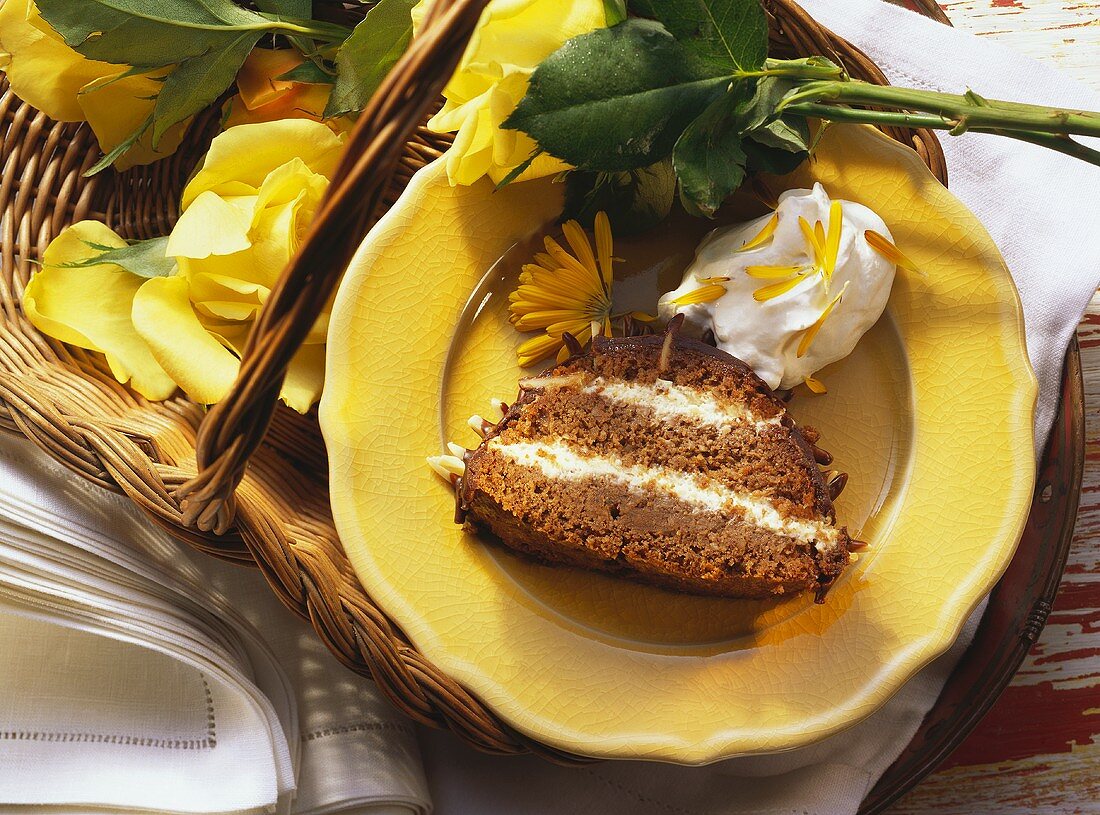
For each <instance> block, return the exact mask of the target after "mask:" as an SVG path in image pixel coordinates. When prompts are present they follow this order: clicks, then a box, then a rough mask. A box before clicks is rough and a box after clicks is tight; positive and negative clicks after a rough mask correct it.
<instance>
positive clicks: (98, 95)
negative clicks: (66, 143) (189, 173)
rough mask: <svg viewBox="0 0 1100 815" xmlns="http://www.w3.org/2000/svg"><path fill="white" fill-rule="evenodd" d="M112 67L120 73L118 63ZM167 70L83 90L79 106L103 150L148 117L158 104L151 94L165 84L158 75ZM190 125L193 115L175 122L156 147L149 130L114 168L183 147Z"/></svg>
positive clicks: (92, 85) (91, 86) (152, 159)
mask: <svg viewBox="0 0 1100 815" xmlns="http://www.w3.org/2000/svg"><path fill="white" fill-rule="evenodd" d="M112 67H114V69H115V72H116V74H117V72H118V68H119V66H117V65H115V66H112ZM165 73H166V72H165V71H159V72H156V73H153V74H149V75H143V76H128V77H125V78H124V79H116V78H115V77H111V80H112V81H109V82H92V83H90V84H88V85H85V86H84V87H83V88H82V89H81V92H80V95H79V97H78V102H79V104H80V109H81V110H82V111H83V113H84V118H85V119H87V121H88V124H89V125H91V128H92V132H94V133H95V136H96V141H98V142H99V147H100V149H101V150H102V151H103V152H104V153H109V152H110V151H111V150H113V149H114V148H115V147H117V146H118V145H119V144H120V143H121V142H122V141H124V140H125V139H126V138H128V137H129V136H130V134H131V133H133V132H134V131H135V130H137V129H138V128H139V127H140V126H141V124H142V123H143V122H144V121H145V120H146V118H148V116H149V114H150V113H151V112H152V110H153V105H154V104H155V100H153V99H151V98H149V97H152V96H155V95H156V94H157V93H158V92H159V91H160V88H161V85H162V83H161V82H158V81H157V79H156V77H163V76H164V75H165ZM190 124H191V119H190V118H188V119H186V120H185V121H182V122H178V123H177V124H174V125H173V126H172V127H170V128H169V129H168V130H167V132H165V134H164V135H163V136H162V137H161V139H160V143H159V144H158V145H157V147H156V149H155V150H154V149H153V131H152V130H151V129H150V130H146V131H145V133H144V134H143V135H142V136H141V138H140V139H138V140H137V143H136V144H134V146H133V147H131V148H130V149H129V150H127V151H126V152H125V153H123V154H122V155H121V156H120V157H119V158H118V159H116V160H115V164H114V166H115V169H116V170H120V171H121V170H126V169H129V168H130V167H133V166H135V165H138V164H150V163H152V162H154V161H158V160H159V159H162V158H164V157H165V156H169V155H171V154H172V153H174V152H175V151H176V148H178V147H179V146H180V142H182V141H183V136H184V134H185V133H186V132H187V128H188V126H189V125H190Z"/></svg>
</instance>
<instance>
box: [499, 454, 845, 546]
mask: <svg viewBox="0 0 1100 815" xmlns="http://www.w3.org/2000/svg"><path fill="white" fill-rule="evenodd" d="M488 449H489V450H493V451H495V452H497V453H499V454H500V455H502V456H505V457H506V458H508V459H510V460H511V461H514V462H515V463H516V464H520V465H522V466H525V467H536V468H538V469H539V470H541V471H542V473H543V475H545V476H546V477H547V478H553V479H557V480H567V481H580V480H582V479H585V478H610V479H612V480H613V481H616V482H618V483H620V484H623V485H625V486H626V488H627V489H629V490H632V491H635V492H644V491H647V490H653V491H657V492H663V493H666V494H668V495H671V496H672V497H674V498H676V499H677V500H680V501H683V502H684V503H686V504H691V505H692V506H695V507H698V508H700V509H703V510H707V511H709V512H722V511H724V510H729V509H730V508H731V507H732V508H736V509H739V510H742V511H743V512H744V513H745V515H746V516H747V518H748V519H749V520H750V521H751V522H753V523H754V524H756V525H757V526H760V527H762V528H764V529H767V530H769V531H770V532H774V533H776V534H778V535H784V536H786V537H789V538H794V539H795V540H798V541H801V542H803V543H812V544H814V546H815V547H816V549H817V551H819V552H823V551H825V550H826V549H831V548H834V547H835V546H836V541H837V531H836V528H835V527H833V526H830V525H829V524H827V523H825V522H823V521H805V520H801V519H798V518H788V517H786V516H784V515H782V514H781V513H780V512H779V511H778V510H777V509H776V508H775V507H774V506H773V505H772V503H771V502H770V501H769V500H768V499H767V498H764V497H762V496H760V495H758V494H755V493H751V492H739V491H737V490H731V489H730V488H728V487H724V486H721V485H718V484H705V483H703V481H702V479H700V478H699V477H697V476H694V475H691V474H689V473H684V472H679V471H677V470H669V469H667V468H664V467H642V466H638V465H634V466H629V467H628V466H626V465H624V464H623V463H622V461H620V460H618V459H617V458H613V457H611V456H599V455H581V454H578V453H577V452H576V451H575V450H574V449H573V448H572V447H570V446H569V445H567V444H563V443H561V442H541V441H539V442H527V441H524V442H512V443H510V444H505V443H502V442H501V440H500V438H499V437H497V438H494V439H492V440H490V441H489V444H488Z"/></svg>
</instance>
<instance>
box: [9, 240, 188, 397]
mask: <svg viewBox="0 0 1100 815" xmlns="http://www.w3.org/2000/svg"><path fill="white" fill-rule="evenodd" d="M85 241H89V242H92V243H96V244H100V245H103V246H125V245H126V242H125V241H124V240H122V238H120V237H119V236H118V235H116V234H115V233H114V232H112V231H111V230H110V229H108V228H107V227H106V226H104V225H103V224H101V223H97V222H95V221H81V222H79V223H76V224H73V225H72V226H71V227H69V228H68V229H66V230H65V231H64V232H62V233H61V234H60V235H58V236H57V237H56V238H55V239H54V240H53V242H52V243H51V244H50V245H49V246H48V247H47V248H46V251H45V252H44V253H43V256H42V264H43V265H42V268H41V270H39V271H38V272H37V273H36V274H35V275H34V276H33V277H32V278H31V279H30V282H29V283H28V284H27V288H26V290H25V292H24V294H23V308H24V310H25V311H26V313H27V317H28V318H29V319H30V321H31V323H32V324H33V325H34V326H35V327H36V328H38V329H39V330H40V331H42V332H43V333H45V334H48V335H49V336H51V337H54V338H55V339H58V340H61V341H62V342H67V343H69V344H70V345H76V346H79V347H81V348H87V349H88V350H90V351H98V352H100V353H102V354H104V355H105V356H106V358H107V363H108V365H110V367H111V373H113V374H114V375H115V378H116V379H118V381H119V382H122V383H125V382H129V383H130V384H131V385H132V386H133V388H134V390H136V391H137V392H138V393H140V394H141V395H143V396H145V397H146V398H148V399H167V398H168V397H169V396H171V395H172V393H173V391H175V390H176V383H175V382H174V381H173V380H172V379H171V378H170V377H169V376H168V374H167V373H166V372H165V371H164V369H163V368H162V367H161V366H160V365H159V364H158V363H157V361H156V359H155V358H154V357H153V355H152V354H151V353H150V351H149V348H148V346H146V344H145V342H144V341H143V340H142V338H141V337H140V336H139V335H138V333H137V331H135V330H134V325H133V322H132V321H131V319H130V314H131V309H132V307H133V302H134V295H135V294H136V293H137V292H138V290H139V289H140V288H141V286H142V285H143V284H144V283H145V282H146V280H145V278H142V277H138V276H137V275H135V274H131V273H130V272H127V271H126V270H124V269H122V268H121V267H119V266H116V265H114V264H113V263H102V264H97V265H95V266H84V267H81V268H64V265H63V264H66V263H73V262H77V261H81V260H85V259H86V258H88V257H90V256H92V255H94V254H96V250H94V249H92V248H91V247H89V246H88V244H87V243H86V242H85Z"/></svg>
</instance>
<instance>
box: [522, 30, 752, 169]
mask: <svg viewBox="0 0 1100 815" xmlns="http://www.w3.org/2000/svg"><path fill="white" fill-rule="evenodd" d="M729 81H730V80H729V78H728V77H714V76H707V77H700V76H698V75H697V74H694V73H692V71H691V69H690V68H689V66H688V60H687V59H686V58H685V54H684V52H683V49H682V48H681V47H680V45H679V43H677V42H676V40H675V39H674V38H673V37H672V35H671V34H669V33H668V31H667V30H665V28H664V26H662V25H661V24H659V23H656V22H653V21H652V20H639V19H630V20H627V21H625V22H623V23H620V24H619V25H617V26H615V27H613V28H603V29H598V30H596V31H593V32H590V33H588V34H583V35H581V36H579V37H574V38H573V39H571V40H569V41H568V42H567V43H566V44H565V45H563V46H562V47H561V48H560V49H558V50H557V51H555V52H554V53H553V54H551V55H550V56H549V57H547V58H546V59H545V60H544V61H543V62H542V63H541V64H540V65H539V67H538V68H536V69H535V72H534V74H533V75H532V76H531V82H530V86H529V87H528V90H527V95H526V96H525V97H524V98H523V100H522V101H521V102H520V104H519V106H518V107H517V108H516V110H515V111H514V112H513V113H512V115H511V116H509V117H508V119H507V120H506V121H505V122H504V125H503V126H504V127H506V128H510V129H516V130H522V131H523V132H525V133H527V134H528V135H529V136H531V137H532V138H533V139H534V140H535V141H536V142H537V143H538V145H539V147H540V148H541V149H543V150H545V151H546V152H547V153H549V154H551V155H553V156H556V157H557V158H560V159H562V160H563V161H565V162H567V163H569V164H572V165H573V166H574V167H577V168H579V169H582V170H591V171H606V172H617V171H624V170H633V169H637V168H639V167H645V166H648V165H650V164H653V163H654V162H655V161H658V160H660V159H662V158H665V157H666V156H668V155H669V154H670V153H671V152H672V147H673V145H674V144H675V143H676V139H677V138H678V137H679V135H680V133H681V132H682V131H683V129H684V128H685V127H686V126H687V124H688V123H689V122H691V120H692V119H694V118H695V117H696V116H697V115H698V114H699V112H700V111H701V110H703V109H704V108H705V107H706V106H707V105H708V104H709V103H710V102H711V101H712V100H713V99H714V98H715V97H717V96H719V95H720V94H721V93H722V92H723V91H724V90H725V88H726V86H727V85H728V84H729Z"/></svg>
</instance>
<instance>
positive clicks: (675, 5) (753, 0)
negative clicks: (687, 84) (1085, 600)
mask: <svg viewBox="0 0 1100 815" xmlns="http://www.w3.org/2000/svg"><path fill="white" fill-rule="evenodd" d="M631 6H632V7H633V8H634V9H635V10H636V11H637V12H638V13H639V14H641V15H643V16H646V17H653V18H654V19H657V20H660V21H661V22H662V23H664V25H665V28H667V29H668V30H669V32H670V33H671V34H672V36H673V37H675V38H676V39H677V40H678V41H679V42H680V43H681V45H683V47H684V50H685V51H686V52H687V53H688V54H690V55H691V57H692V58H693V60H694V61H696V62H697V64H698V66H699V67H698V68H697V70H701V71H711V72H715V71H717V72H719V73H732V72H733V71H737V70H742V71H752V70H756V69H757V68H760V67H761V66H763V64H764V60H765V59H766V58H767V56H768V20H767V18H766V17H765V16H764V9H763V8H761V6H760V2H759V0H640V1H636V2H633V3H631Z"/></svg>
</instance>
